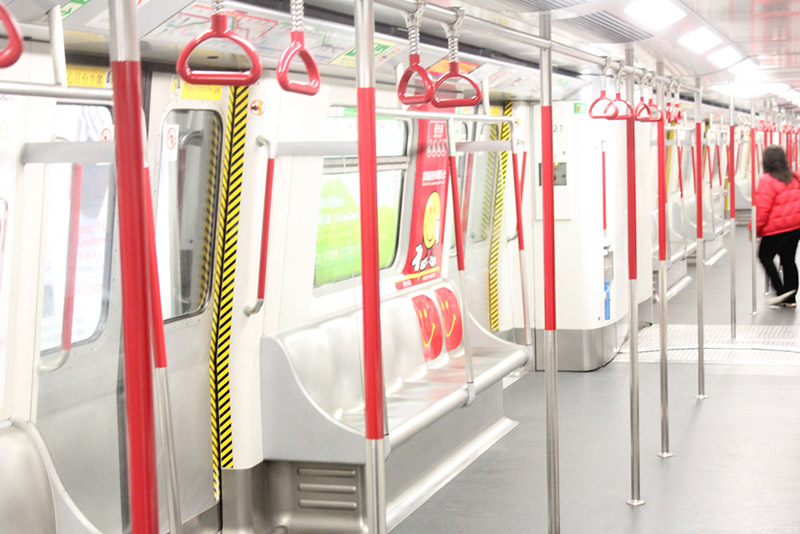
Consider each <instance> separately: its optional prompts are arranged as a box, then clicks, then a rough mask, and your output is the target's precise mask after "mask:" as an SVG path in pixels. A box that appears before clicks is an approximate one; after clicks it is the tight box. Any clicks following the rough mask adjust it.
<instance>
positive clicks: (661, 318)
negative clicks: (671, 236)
mask: <svg viewBox="0 0 800 534" xmlns="http://www.w3.org/2000/svg"><path fill="white" fill-rule="evenodd" d="M657 68H658V74H663V73H664V63H663V62H661V61H659V62H658V67H657ZM657 90H658V98H657V103H658V107H659V108H660V109H662V110H663V109H664V102H665V99H664V84H663V82H658V85H657ZM662 113H663V111H662ZM665 121H666V117H664V116H662V117H661V120H660V121H658V148H657V149H658V330H659V332H658V333H659V348H660V359H659V363H660V366H659V370H660V378H661V451H660V452H659V453H658V455H659V456H660V457H662V458H670V457H672V453H671V452H670V450H669V379H668V374H667V367H668V366H667V328H668V321H667V258H668V257H669V247H668V245H667V244H668V240H667V168H666V167H667V165H666V156H667V154H666V152H667V148H666V146H665V143H666V132H665V131H664V127H665V124H664V123H665Z"/></svg>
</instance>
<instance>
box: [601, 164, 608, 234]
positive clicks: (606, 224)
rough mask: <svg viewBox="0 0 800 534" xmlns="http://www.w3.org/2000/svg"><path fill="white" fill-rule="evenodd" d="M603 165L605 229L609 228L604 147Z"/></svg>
mask: <svg viewBox="0 0 800 534" xmlns="http://www.w3.org/2000/svg"><path fill="white" fill-rule="evenodd" d="M601 158H602V166H603V231H607V230H608V211H607V210H608V208H607V204H606V151H605V149H603V151H602V153H601Z"/></svg>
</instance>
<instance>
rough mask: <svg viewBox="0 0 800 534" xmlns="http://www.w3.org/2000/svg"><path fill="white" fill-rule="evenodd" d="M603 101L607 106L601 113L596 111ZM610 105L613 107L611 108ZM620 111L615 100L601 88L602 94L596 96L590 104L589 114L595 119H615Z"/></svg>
mask: <svg viewBox="0 0 800 534" xmlns="http://www.w3.org/2000/svg"><path fill="white" fill-rule="evenodd" d="M603 103H605V106H603V108H602V109H603V111H602V112H601V113H597V112H595V108H596V107H597V106H598V105H599V104H603ZM609 106H611V107H610V108H609ZM609 109H610V110H611V111H610V113H609V112H608V111H609ZM618 113H619V110H618V109H617V106H615V105H614V101H613V100H611V99H610V98H608V97H607V96H606V90H605V89H600V96H598V97H597V98H595V100H594V102H592V103H591V105H590V106H589V116H590V117H591V118H593V119H615V118H616V117H617V114H618Z"/></svg>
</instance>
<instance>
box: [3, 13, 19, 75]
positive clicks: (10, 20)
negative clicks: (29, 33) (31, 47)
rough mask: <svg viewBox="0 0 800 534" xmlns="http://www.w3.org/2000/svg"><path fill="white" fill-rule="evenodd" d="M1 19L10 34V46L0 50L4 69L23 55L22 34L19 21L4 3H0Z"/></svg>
mask: <svg viewBox="0 0 800 534" xmlns="http://www.w3.org/2000/svg"><path fill="white" fill-rule="evenodd" d="M0 21H2V22H3V26H5V28H6V33H7V34H8V46H6V47H5V49H4V50H3V51H2V52H0V68H3V69H4V68H6V67H10V66H11V65H13V64H14V63H16V62H17V60H18V59H19V57H20V56H21V55H22V36H21V35H20V33H19V26H17V21H16V20H14V17H13V16H12V15H11V13H9V12H8V11H6V8H5V7H3V5H2V4H0Z"/></svg>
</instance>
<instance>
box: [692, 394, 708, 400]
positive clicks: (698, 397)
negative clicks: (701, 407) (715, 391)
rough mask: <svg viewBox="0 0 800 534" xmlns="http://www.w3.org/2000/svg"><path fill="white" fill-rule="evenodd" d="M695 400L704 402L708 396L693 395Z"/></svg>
mask: <svg viewBox="0 0 800 534" xmlns="http://www.w3.org/2000/svg"><path fill="white" fill-rule="evenodd" d="M695 398H696V399H698V400H704V399H707V398H708V395H695Z"/></svg>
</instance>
